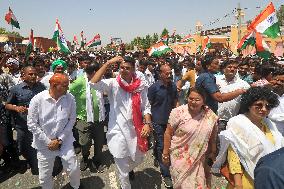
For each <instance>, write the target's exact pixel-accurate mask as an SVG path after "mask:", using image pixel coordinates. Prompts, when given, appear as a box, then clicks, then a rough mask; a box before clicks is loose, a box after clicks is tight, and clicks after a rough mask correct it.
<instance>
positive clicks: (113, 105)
mask: <svg viewBox="0 0 284 189" xmlns="http://www.w3.org/2000/svg"><path fill="white" fill-rule="evenodd" d="M115 62H120V76H121V82H122V83H123V84H125V85H128V82H127V81H126V80H125V79H123V77H124V76H125V75H126V78H127V75H128V74H135V71H134V70H135V66H134V64H133V65H131V64H130V63H125V62H124V61H123V59H122V58H121V57H115V58H114V59H111V60H109V61H108V62H107V63H106V64H105V65H103V66H102V68H101V69H100V70H99V71H97V72H96V75H95V76H94V78H95V77H97V78H101V76H102V75H103V74H104V73H105V71H106V69H107V68H108V66H109V65H111V64H112V63H115ZM133 63H134V62H133ZM124 64H125V65H124ZM123 66H124V67H123ZM125 66H126V67H127V66H129V67H130V69H132V70H133V71H129V70H128V71H127V70H126V71H125ZM127 69H128V68H127ZM131 72H132V73H131ZM137 76H138V77H139V79H141V84H140V86H139V87H138V91H139V92H140V95H141V111H142V114H143V115H144V119H145V120H146V123H144V124H145V125H144V127H143V129H142V132H141V136H142V135H144V136H148V135H149V132H150V129H149V124H150V123H149V122H150V121H151V120H150V119H149V116H150V114H151V110H150V104H149V101H148V98H147V87H146V83H145V79H144V78H143V75H142V74H138V75H137ZM94 78H93V79H92V80H91V82H92V84H91V87H94V88H95V89H96V90H100V91H104V92H106V93H107V95H108V98H109V103H110V113H109V124H108V132H107V134H106V137H107V144H108V148H109V150H110V152H111V154H112V155H113V157H114V161H115V164H116V165H117V168H118V172H119V178H120V184H121V187H122V188H123V189H129V188H131V185H130V181H129V172H131V171H132V170H133V169H134V168H135V167H136V166H137V165H138V164H140V163H141V162H142V160H143V157H144V153H143V152H141V151H140V150H139V148H138V144H137V134H136V131H135V127H134V124H133V120H132V116H133V115H132V111H131V110H132V98H131V95H132V94H131V93H128V92H126V91H125V90H123V89H122V88H121V87H120V85H119V83H118V81H117V78H111V79H103V80H100V81H96V79H94ZM98 80H99V79H98Z"/></svg>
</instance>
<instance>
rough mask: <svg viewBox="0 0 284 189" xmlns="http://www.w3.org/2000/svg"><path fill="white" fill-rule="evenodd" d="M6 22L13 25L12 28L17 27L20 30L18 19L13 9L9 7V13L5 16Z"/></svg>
mask: <svg viewBox="0 0 284 189" xmlns="http://www.w3.org/2000/svg"><path fill="white" fill-rule="evenodd" d="M5 20H6V21H7V23H8V24H10V25H12V27H13V26H14V27H16V28H18V29H20V25H19V22H18V20H17V18H16V17H15V15H14V13H13V11H12V9H11V8H10V7H9V10H8V13H7V14H6V15H5Z"/></svg>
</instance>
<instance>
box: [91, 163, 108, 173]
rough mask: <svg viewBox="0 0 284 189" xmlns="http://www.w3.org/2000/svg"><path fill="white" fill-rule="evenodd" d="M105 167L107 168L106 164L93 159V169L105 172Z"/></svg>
mask: <svg viewBox="0 0 284 189" xmlns="http://www.w3.org/2000/svg"><path fill="white" fill-rule="evenodd" d="M104 169H105V166H104V165H102V164H101V163H98V162H93V161H92V170H93V171H94V170H95V171H96V172H97V173H103V172H104Z"/></svg>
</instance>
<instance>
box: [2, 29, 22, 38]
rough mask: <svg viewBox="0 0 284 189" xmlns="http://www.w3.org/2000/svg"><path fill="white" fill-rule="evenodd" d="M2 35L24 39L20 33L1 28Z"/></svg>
mask: <svg viewBox="0 0 284 189" xmlns="http://www.w3.org/2000/svg"><path fill="white" fill-rule="evenodd" d="M0 34H12V35H15V36H17V37H22V36H21V34H20V33H19V32H15V31H12V32H11V31H7V30H6V29H5V28H0Z"/></svg>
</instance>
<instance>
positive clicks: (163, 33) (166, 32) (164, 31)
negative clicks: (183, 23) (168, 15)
mask: <svg viewBox="0 0 284 189" xmlns="http://www.w3.org/2000/svg"><path fill="white" fill-rule="evenodd" d="M165 35H169V31H168V30H167V28H164V29H163V31H162V34H161V37H163V36H165Z"/></svg>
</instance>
